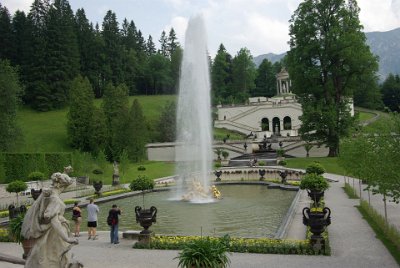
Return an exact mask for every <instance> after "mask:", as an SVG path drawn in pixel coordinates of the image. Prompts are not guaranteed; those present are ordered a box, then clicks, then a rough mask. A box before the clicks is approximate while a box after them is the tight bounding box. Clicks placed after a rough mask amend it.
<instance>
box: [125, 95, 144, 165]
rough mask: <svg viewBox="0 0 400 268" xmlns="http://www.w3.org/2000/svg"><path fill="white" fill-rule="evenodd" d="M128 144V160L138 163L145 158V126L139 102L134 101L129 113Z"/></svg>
mask: <svg viewBox="0 0 400 268" xmlns="http://www.w3.org/2000/svg"><path fill="white" fill-rule="evenodd" d="M127 128H128V129H129V131H128V134H129V135H128V137H129V139H128V144H127V147H126V150H127V152H128V155H129V159H131V160H132V161H133V162H139V161H141V160H143V159H145V157H146V148H145V145H146V142H147V136H148V132H147V126H146V118H145V117H144V115H143V110H142V106H141V105H140V103H139V101H138V100H137V99H135V100H134V101H133V103H132V106H131V109H130V111H129V123H128V127H127Z"/></svg>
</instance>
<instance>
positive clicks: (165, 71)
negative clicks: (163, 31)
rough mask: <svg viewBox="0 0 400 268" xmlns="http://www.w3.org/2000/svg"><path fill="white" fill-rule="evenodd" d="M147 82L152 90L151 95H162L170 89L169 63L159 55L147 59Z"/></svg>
mask: <svg viewBox="0 0 400 268" xmlns="http://www.w3.org/2000/svg"><path fill="white" fill-rule="evenodd" d="M146 72H147V79H148V80H147V82H148V86H149V88H150V89H151V90H152V92H151V94H160V93H161V94H162V93H165V91H168V89H169V88H170V87H171V83H172V81H171V76H170V62H169V60H168V59H167V58H165V57H163V56H162V55H161V54H160V53H157V54H154V55H151V56H150V57H149V64H148V69H147V70H146Z"/></svg>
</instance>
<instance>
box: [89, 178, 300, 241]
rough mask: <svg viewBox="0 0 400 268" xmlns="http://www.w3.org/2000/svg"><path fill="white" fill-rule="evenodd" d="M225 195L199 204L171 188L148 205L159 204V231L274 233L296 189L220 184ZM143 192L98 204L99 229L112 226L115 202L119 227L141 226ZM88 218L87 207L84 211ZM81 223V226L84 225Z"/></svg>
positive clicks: (153, 196) (155, 195) (156, 229)
mask: <svg viewBox="0 0 400 268" xmlns="http://www.w3.org/2000/svg"><path fill="white" fill-rule="evenodd" d="M218 189H219V190H220V191H221V193H222V196H223V199H221V200H217V201H215V202H213V203H207V204H196V203H190V202H182V201H172V200H168V198H169V196H170V193H169V192H168V191H163V192H154V193H150V194H146V195H145V207H146V208H149V207H150V206H156V207H157V209H158V212H157V223H155V224H153V225H152V226H151V228H150V229H151V230H152V231H154V232H155V233H156V234H168V235H201V234H202V235H216V236H222V235H225V234H229V235H231V236H234V237H273V236H274V235H275V233H276V231H277V230H278V228H279V226H280V225H281V223H282V219H283V218H284V216H285V215H286V213H287V211H288V208H289V207H290V205H291V203H292V201H293V199H294V197H295V195H296V192H292V191H283V190H279V189H268V188H267V186H265V185H219V186H218ZM142 202H143V201H142V196H141V195H139V196H134V197H129V198H124V199H119V200H115V201H111V202H109V203H102V204H99V207H100V214H99V222H98V224H99V226H98V229H99V230H109V227H108V226H107V223H106V218H107V215H108V211H109V210H110V208H111V206H112V204H117V205H118V206H119V207H121V208H122V210H123V215H122V217H121V222H120V226H119V229H120V231H124V230H141V227H140V225H139V224H137V223H136V220H135V213H134V208H135V206H137V205H139V206H143V203H142ZM83 217H84V219H86V211H84V216H83ZM84 225H85V224H82V228H85V226H84Z"/></svg>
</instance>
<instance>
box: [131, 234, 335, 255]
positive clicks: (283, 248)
mask: <svg viewBox="0 0 400 268" xmlns="http://www.w3.org/2000/svg"><path fill="white" fill-rule="evenodd" d="M198 239H201V237H200V236H158V235H157V236H154V237H153V238H152V239H151V243H150V245H148V246H146V245H139V244H135V245H134V247H135V248H149V249H173V250H181V249H183V248H184V247H185V246H186V245H187V244H188V243H190V242H191V241H193V240H198ZM210 239H218V238H216V237H210ZM229 251H230V252H241V253H264V254H301V255H316V254H320V255H329V254H330V252H322V251H316V250H314V249H313V248H312V247H311V245H310V243H309V240H285V239H271V238H230V242H229Z"/></svg>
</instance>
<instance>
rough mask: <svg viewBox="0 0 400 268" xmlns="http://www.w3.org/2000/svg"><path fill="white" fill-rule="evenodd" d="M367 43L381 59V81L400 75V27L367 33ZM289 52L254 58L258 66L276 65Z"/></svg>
mask: <svg viewBox="0 0 400 268" xmlns="http://www.w3.org/2000/svg"><path fill="white" fill-rule="evenodd" d="M365 36H366V38H367V40H366V43H367V45H368V46H369V47H370V48H371V52H372V53H373V54H374V55H376V56H378V57H379V71H378V75H379V79H380V80H381V81H383V80H384V79H385V78H386V77H387V76H388V75H389V73H392V74H400V27H399V28H395V29H393V30H390V31H386V32H379V31H375V32H366V33H365ZM286 53H287V52H284V53H281V54H274V53H267V54H262V55H258V56H256V57H254V58H253V61H254V63H255V64H256V66H259V65H260V64H261V62H262V61H263V60H264V59H268V60H269V61H270V62H272V63H275V62H277V61H280V60H281V59H282V58H283V57H285V55H286Z"/></svg>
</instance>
